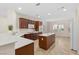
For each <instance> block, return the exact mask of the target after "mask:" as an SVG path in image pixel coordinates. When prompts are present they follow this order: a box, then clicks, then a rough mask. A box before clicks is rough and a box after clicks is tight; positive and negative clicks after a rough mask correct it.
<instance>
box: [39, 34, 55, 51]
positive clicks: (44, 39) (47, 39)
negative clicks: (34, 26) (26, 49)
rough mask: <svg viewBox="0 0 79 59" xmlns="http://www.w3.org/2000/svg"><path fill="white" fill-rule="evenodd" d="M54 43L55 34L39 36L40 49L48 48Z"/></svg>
mask: <svg viewBox="0 0 79 59" xmlns="http://www.w3.org/2000/svg"><path fill="white" fill-rule="evenodd" d="M54 43H55V34H52V35H49V36H39V46H40V48H42V49H45V50H48V49H49V48H50V47H51V45H53V44H54Z"/></svg>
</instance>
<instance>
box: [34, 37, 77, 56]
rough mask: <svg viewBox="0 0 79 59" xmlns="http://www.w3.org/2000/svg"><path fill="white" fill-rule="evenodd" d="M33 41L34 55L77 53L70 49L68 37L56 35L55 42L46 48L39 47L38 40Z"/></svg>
mask: <svg viewBox="0 0 79 59" xmlns="http://www.w3.org/2000/svg"><path fill="white" fill-rule="evenodd" d="M34 43H35V45H34V47H35V53H34V54H35V55H77V51H73V50H71V49H70V38H64V37H57V38H56V40H55V44H54V45H52V46H51V47H50V48H49V49H48V50H43V49H41V48H39V45H38V43H39V41H38V40H36V41H35V42H34Z"/></svg>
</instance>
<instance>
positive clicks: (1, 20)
mask: <svg viewBox="0 0 79 59" xmlns="http://www.w3.org/2000/svg"><path fill="white" fill-rule="evenodd" d="M7 31H8V21H7V18H5V17H0V33H5V32H7Z"/></svg>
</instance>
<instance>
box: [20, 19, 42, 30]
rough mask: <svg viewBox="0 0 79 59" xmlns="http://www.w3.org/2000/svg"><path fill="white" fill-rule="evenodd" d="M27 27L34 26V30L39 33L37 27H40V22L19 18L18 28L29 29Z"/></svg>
mask: <svg viewBox="0 0 79 59" xmlns="http://www.w3.org/2000/svg"><path fill="white" fill-rule="evenodd" d="M29 25H34V29H35V30H36V31H39V27H40V26H41V25H42V21H33V20H29V19H25V18H19V27H20V28H30V27H29Z"/></svg>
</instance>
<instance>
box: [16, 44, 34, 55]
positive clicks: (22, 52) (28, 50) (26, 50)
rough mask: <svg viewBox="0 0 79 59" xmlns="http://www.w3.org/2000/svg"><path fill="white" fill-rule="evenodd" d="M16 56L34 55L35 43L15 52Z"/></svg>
mask: <svg viewBox="0 0 79 59" xmlns="http://www.w3.org/2000/svg"><path fill="white" fill-rule="evenodd" d="M15 54H16V55H34V43H31V44H29V45H26V46H23V47H21V48H18V49H16V50H15Z"/></svg>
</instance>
